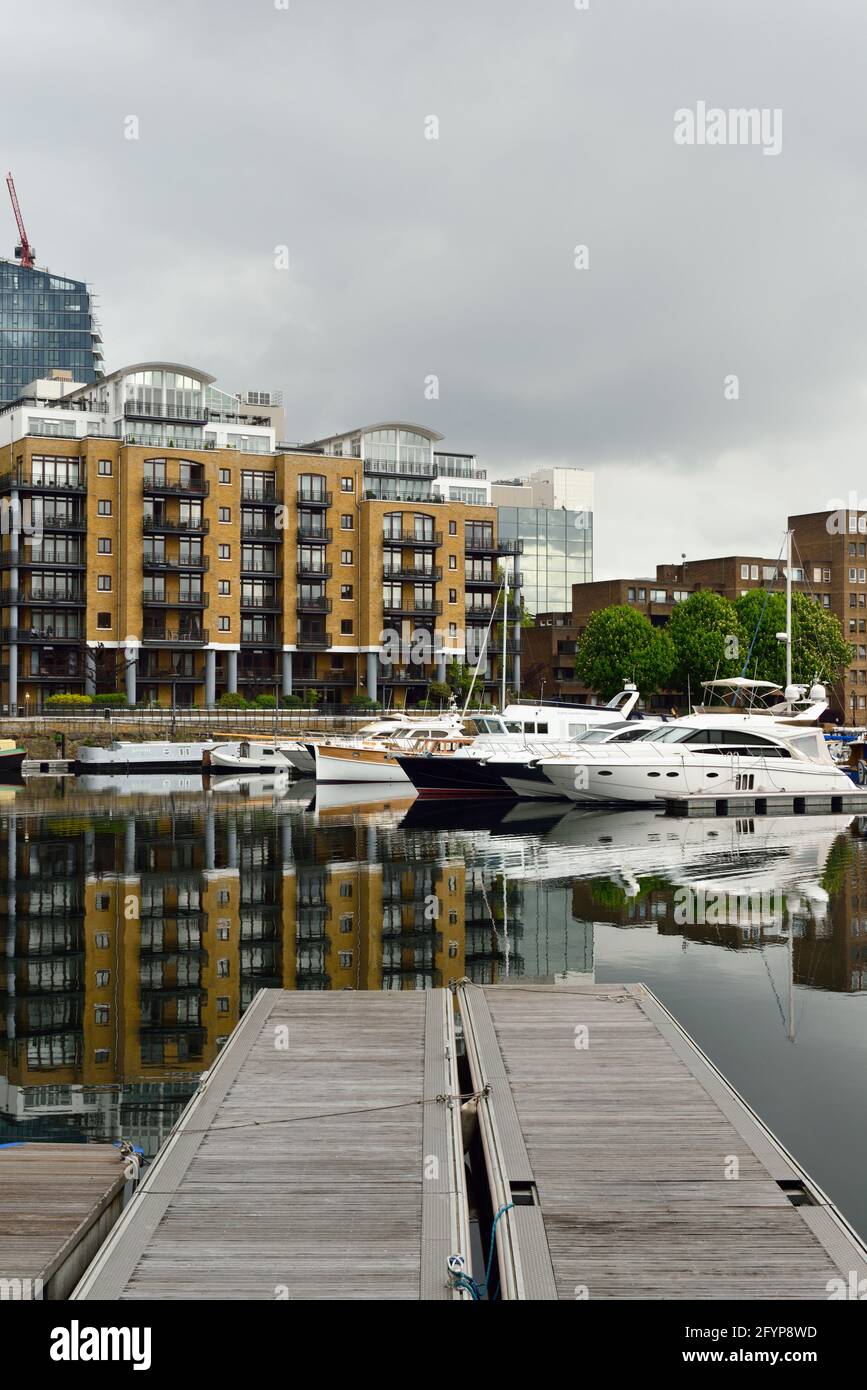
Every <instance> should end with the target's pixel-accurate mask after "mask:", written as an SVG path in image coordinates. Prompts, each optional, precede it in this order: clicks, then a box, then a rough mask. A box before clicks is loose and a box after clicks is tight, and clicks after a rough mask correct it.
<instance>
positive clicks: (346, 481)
mask: <svg viewBox="0 0 867 1390" xmlns="http://www.w3.org/2000/svg"><path fill="white" fill-rule="evenodd" d="M340 491H341V492H354V491H355V479H354V478H341V479H340Z"/></svg>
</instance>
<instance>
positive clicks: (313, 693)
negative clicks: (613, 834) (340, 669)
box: [304, 690, 322, 709]
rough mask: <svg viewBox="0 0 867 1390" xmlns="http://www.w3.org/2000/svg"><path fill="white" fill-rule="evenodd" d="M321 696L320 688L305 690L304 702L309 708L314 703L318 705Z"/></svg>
mask: <svg viewBox="0 0 867 1390" xmlns="http://www.w3.org/2000/svg"><path fill="white" fill-rule="evenodd" d="M321 698H322V697H321V695H320V694H319V691H318V690H305V691H304V704H305V705H306V707H307V708H308V709H312V708H313V706H314V705H318V704H319V701H320V700H321Z"/></svg>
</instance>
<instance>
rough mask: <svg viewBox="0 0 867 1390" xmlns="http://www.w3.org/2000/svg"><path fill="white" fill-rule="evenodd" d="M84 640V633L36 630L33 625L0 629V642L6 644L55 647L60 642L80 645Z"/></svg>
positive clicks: (68, 644) (49, 629)
mask: <svg viewBox="0 0 867 1390" xmlns="http://www.w3.org/2000/svg"><path fill="white" fill-rule="evenodd" d="M83 641H84V633H83V632H76V633H74V634H69V633H65V632H53V631H52V630H51V628H48V629H45V628H43V629H42V630H40V631H37V630H36V628H33V627H4V628H3V629H2V631H0V642H3V643H4V644H6V645H9V644H15V643H18V644H19V645H21V644H22V643H26V644H27V645H28V646H39V647H42V646H47V647H57V646H59V645H61V644H65V645H67V646H75V647H79V646H81V643H82V642H83Z"/></svg>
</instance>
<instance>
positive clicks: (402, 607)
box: [382, 599, 443, 618]
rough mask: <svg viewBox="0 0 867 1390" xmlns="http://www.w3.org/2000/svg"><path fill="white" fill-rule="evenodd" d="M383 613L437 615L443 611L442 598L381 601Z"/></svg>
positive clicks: (429, 616)
mask: <svg viewBox="0 0 867 1390" xmlns="http://www.w3.org/2000/svg"><path fill="white" fill-rule="evenodd" d="M382 611H383V613H387V614H393V615H394V616H395V617H401V618H431V617H438V616H439V614H440V613H442V611H443V605H442V599H410V600H409V601H408V602H407V603H403V602H401V603H385V602H384V603H383V605H382Z"/></svg>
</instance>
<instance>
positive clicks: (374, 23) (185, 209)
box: [0, 0, 867, 577]
mask: <svg viewBox="0 0 867 1390" xmlns="http://www.w3.org/2000/svg"><path fill="white" fill-rule="evenodd" d="M587 4H588V7H587V8H586V9H578V8H576V4H575V0H426V2H425V0H288V4H287V6H286V7H285V8H284V7H283V0H277V3H276V4H275V3H274V0H244V2H243V3H242V2H241V0H234V2H233V0H147V3H144V4H142V3H136V4H132V3H129V0H74V3H71V4H70V3H69V0H30V3H29V4H28V5H27V7H26V17H24V18H19V16H20V15H21V13H22V12H21V11H20V7H18V6H13V5H12V4H11V3H10V0H2V8H3V11H4V12H5V13H4V16H3V18H4V32H6V33H7V34H11V33H13V32H15V33H16V38H15V42H14V49H15V57H14V61H8V62H7V63H5V64H4V80H3V85H2V88H0V114H2V120H0V130H2V137H0V144H2V147H3V169H4V171H5V169H6V168H11V169H12V170H13V172H14V174H15V177H16V181H17V185H18V192H19V196H20V199H21V202H22V206H23V209H24V214H25V220H26V223H27V229H28V233H29V236H30V238H31V240H32V241H33V242H34V244H35V246H36V250H37V261H38V263H39V264H40V265H48V266H50V267H51V268H52V269H54V270H56V271H58V272H59V273H62V274H67V275H74V276H80V277H83V278H86V279H87V280H89V281H90V282H91V283H92V285H93V287H94V288H95V290H96V292H97V294H98V297H99V302H100V308H101V317H102V326H103V333H104V339H105V353H106V367H107V368H108V369H110V368H113V367H117V366H121V365H123V364H124V363H126V362H130V361H136V360H141V359H145V358H157V357H160V358H169V359H173V360H176V361H181V362H189V363H192V364H194V365H196V366H200V367H202V368H205V369H207V370H210V371H212V372H213V373H214V374H215V375H216V376H217V378H218V381H219V383H220V384H221V385H222V386H224V387H225V388H227V389H230V390H239V389H247V388H271V389H281V390H282V391H283V393H284V403H285V406H286V415H287V434H288V436H289V438H290V439H297V440H301V439H308V438H313V437H315V436H318V435H323V434H327V433H332V432H334V431H335V430H338V429H344V428H349V427H352V426H354V425H358V424H364V423H369V422H371V421H375V420H380V419H389V418H401V419H408V420H415V421H419V422H421V423H424V424H427V425H429V426H431V427H433V428H435V429H438V430H441V431H442V433H443V434H444V435H445V436H446V440H447V443H448V444H449V445H451V446H452V447H453V448H454V449H455V450H461V451H475V452H476V453H477V454H478V456H479V458H480V459H481V460H482V461H483V462H484V463H485V465H486V466H487V467H488V469H489V472H490V474H491V475H494V476H500V477H509V476H514V475H516V474H522V473H526V472H528V471H530V470H531V469H532V468H533V467H538V466H542V465H548V464H568V465H574V466H577V467H584V468H588V469H592V470H593V471H594V473H595V475H596V575H597V577H607V576H613V575H619V574H623V575H631V574H638V573H649V572H650V573H652V570H653V566H654V565H655V564H656V562H657V561H671V560H677V559H679V557H680V554H681V552H683V551H685V552H686V553H687V554H688V556H690V557H692V558H698V557H700V556H703V555H714V554H730V553H733V552H737V551H741V552H744V551H756V552H759V553H767V554H769V555H772V556H776V554H777V553H778V550H779V546H780V539H781V535H782V531H783V529H784V525H785V517H786V515H787V513H788V512H790V511H791V512H798V511H812V510H818V509H819V508H822V507H825V506H827V505H829V504H831V503H832V502H833V501H834V499H836V498H840V497H842V498H845V497H847V496H848V494H849V492H850V490H855V491H856V492H857V493H858V495H859V496H867V469H865V467H864V459H865V443H867V426H865V422H867V392H865V382H867V330H865V325H867V290H865V285H867V275H865V270H867V180H865V177H864V174H865V153H867V83H865V80H864V53H865V52H867V6H865V5H864V4H863V0H822V3H821V4H815V3H813V4H808V3H805V0H667V2H666V0H587ZM699 102H705V103H706V104H707V106H708V107H719V108H723V109H724V110H728V109H730V108H739V107H747V108H752V107H755V108H765V109H767V110H768V111H769V112H770V111H773V110H777V109H778V110H780V111H781V112H782V118H781V127H780V129H781V131H782V148H781V149H780V151H779V153H777V154H765V153H764V152H763V148H762V146H761V145H760V144H759V145H755V144H753V145H750V144H739V145H734V144H728V145H716V146H711V145H708V144H705V145H698V144H696V145H692V146H687V145H679V144H677V143H676V142H675V139H674V132H675V112H676V111H678V110H682V109H685V108H686V109H691V110H696V107H697V103H699ZM431 116H434V117H436V119H437V121H438V137H439V138H438V139H428V138H426V130H427V131H428V132H430V131H431V130H432V129H433V126H432V123H431V122H430V121H429V120H428V118H429V117H431ZM130 117H135V118H136V121H137V122H138V138H137V139H128V138H126V136H127V134H128V133H130V132H131V131H134V129H135V127H134V125H133V124H132V123H131V122H130V120H129V118H130ZM2 228H5V232H0V241H2V243H3V253H4V254H6V255H10V254H11V252H12V247H13V244H14V239H15V232H14V224H13V221H12V216H11V210H10V209H8V207H7V209H6V212H5V214H4V215H3V216H2V217H0V229H2ZM281 246H286V247H288V256H289V268H288V269H281V268H278V267H277V265H275V248H276V247H281ZM576 246H586V247H588V248H589V268H587V269H576V267H575V259H576V257H575V248H576ZM431 376H436V377H437V378H438V380H439V399H436V400H433V399H427V398H426V395H425V380H426V378H429V377H431ZM729 376H736V377H737V379H738V380H737V389H738V392H739V395H738V398H737V399H728V398H727V395H726V378H727V377H729ZM731 393H732V387H731V386H729V395H731Z"/></svg>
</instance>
